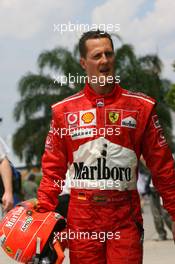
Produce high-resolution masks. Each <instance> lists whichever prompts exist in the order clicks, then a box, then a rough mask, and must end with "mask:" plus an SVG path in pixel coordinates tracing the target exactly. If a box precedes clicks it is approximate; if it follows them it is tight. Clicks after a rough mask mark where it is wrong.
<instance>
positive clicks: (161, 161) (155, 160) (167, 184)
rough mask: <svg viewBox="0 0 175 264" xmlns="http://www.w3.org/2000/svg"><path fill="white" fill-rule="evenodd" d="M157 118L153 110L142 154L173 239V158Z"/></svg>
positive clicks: (174, 227) (174, 195)
mask: <svg viewBox="0 0 175 264" xmlns="http://www.w3.org/2000/svg"><path fill="white" fill-rule="evenodd" d="M157 120H158V118H157V115H156V113H155V112H154V111H153V112H152V114H151V116H150V119H149V122H148V124H147V127H146V130H145V133H144V137H143V140H142V142H143V145H142V154H143V158H144V159H145V161H146V166H147V167H148V168H149V169H150V171H151V175H152V180H153V184H154V186H155V187H156V189H157V191H158V192H159V194H160V196H161V197H162V199H163V205H164V207H165V208H166V209H167V211H168V212H169V214H170V215H171V217H172V221H173V228H172V231H173V236H174V239H175V168H174V159H173V157H172V154H171V151H170V149H169V147H168V144H167V142H166V139H165V138H164V135H163V130H162V128H161V126H160V125H159V122H158V121H157Z"/></svg>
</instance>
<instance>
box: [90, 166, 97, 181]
mask: <svg viewBox="0 0 175 264" xmlns="http://www.w3.org/2000/svg"><path fill="white" fill-rule="evenodd" d="M96 170H97V166H90V174H91V180H95V177H94V171H96Z"/></svg>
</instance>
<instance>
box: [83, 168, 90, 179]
mask: <svg viewBox="0 0 175 264" xmlns="http://www.w3.org/2000/svg"><path fill="white" fill-rule="evenodd" d="M81 177H82V179H83V180H89V168H88V167H87V166H84V167H83V171H82V173H81Z"/></svg>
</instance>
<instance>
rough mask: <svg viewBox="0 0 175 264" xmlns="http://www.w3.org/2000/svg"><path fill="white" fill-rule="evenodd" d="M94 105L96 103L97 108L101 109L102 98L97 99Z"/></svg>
mask: <svg viewBox="0 0 175 264" xmlns="http://www.w3.org/2000/svg"><path fill="white" fill-rule="evenodd" d="M96 103H97V107H103V106H104V99H103V98H101V99H97V100H96Z"/></svg>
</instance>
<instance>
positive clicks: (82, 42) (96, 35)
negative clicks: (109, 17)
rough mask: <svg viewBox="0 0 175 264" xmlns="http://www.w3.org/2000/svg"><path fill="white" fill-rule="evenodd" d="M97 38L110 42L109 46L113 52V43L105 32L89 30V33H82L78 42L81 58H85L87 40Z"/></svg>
mask: <svg viewBox="0 0 175 264" xmlns="http://www.w3.org/2000/svg"><path fill="white" fill-rule="evenodd" d="M98 38H108V39H109V40H110V42H111V46H112V49H113V50H114V45H113V41H112V38H111V36H110V35H109V34H108V33H107V32H105V31H101V30H99V29H98V30H91V31H87V32H85V33H83V35H82V36H81V38H80V40H79V52H80V56H81V57H83V58H86V53H87V50H86V41H87V40H88V39H98Z"/></svg>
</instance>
